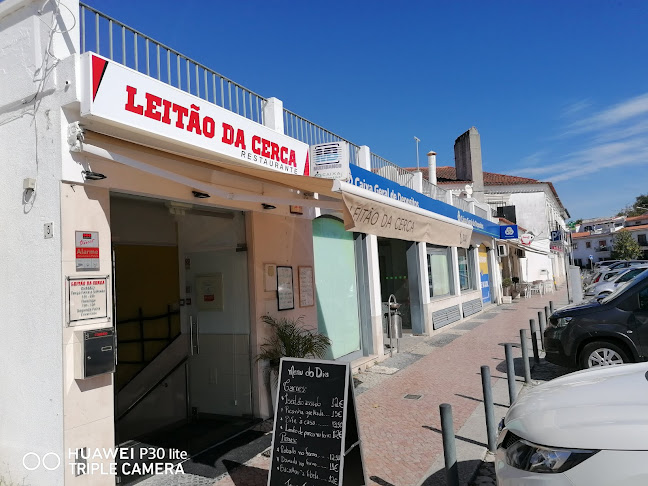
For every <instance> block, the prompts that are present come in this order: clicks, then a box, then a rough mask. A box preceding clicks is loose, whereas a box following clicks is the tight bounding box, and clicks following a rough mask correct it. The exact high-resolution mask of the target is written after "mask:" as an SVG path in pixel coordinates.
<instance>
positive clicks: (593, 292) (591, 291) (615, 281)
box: [585, 265, 648, 299]
mask: <svg viewBox="0 0 648 486" xmlns="http://www.w3.org/2000/svg"><path fill="white" fill-rule="evenodd" d="M647 268H648V265H641V266H638V267H628V268H624V269H623V270H622V271H621V272H619V273H618V274H616V275H615V276H614V277H612V278H610V279H608V280H606V281H604V282H599V283H597V284H595V285H592V286H591V287H589V288H588V289H587V291H586V292H585V296H587V297H593V298H594V299H600V298H602V297H606V296H608V295H610V294H611V293H612V292H614V289H616V288H617V287H618V286H619V285H623V284H625V283H626V282H629V281H630V280H632V279H633V278H635V277H636V276H637V275H640V274H641V273H642V272H643V271H644V270H646V269H647Z"/></svg>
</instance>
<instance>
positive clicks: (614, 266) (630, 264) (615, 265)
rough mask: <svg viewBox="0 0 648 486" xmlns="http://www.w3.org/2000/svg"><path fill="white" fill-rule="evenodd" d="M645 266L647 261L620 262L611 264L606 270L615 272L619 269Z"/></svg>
mask: <svg viewBox="0 0 648 486" xmlns="http://www.w3.org/2000/svg"><path fill="white" fill-rule="evenodd" d="M646 264H648V260H620V261H618V262H616V263H613V264H612V265H610V266H609V267H608V268H609V269H610V270H617V269H619V268H628V267H635V266H637V265H646Z"/></svg>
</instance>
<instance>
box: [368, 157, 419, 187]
mask: <svg viewBox="0 0 648 486" xmlns="http://www.w3.org/2000/svg"><path fill="white" fill-rule="evenodd" d="M371 171H372V172H375V173H376V174H378V175H379V176H382V177H384V178H385V179H389V180H390V181H394V182H396V183H398V184H400V185H401V186H405V187H409V188H410V189H415V188H414V174H413V173H412V172H410V171H409V170H406V169H403V168H402V167H400V166H399V165H396V164H394V163H393V162H390V161H389V160H387V159H384V158H382V157H381V156H379V155H376V154H374V153H372V154H371Z"/></svg>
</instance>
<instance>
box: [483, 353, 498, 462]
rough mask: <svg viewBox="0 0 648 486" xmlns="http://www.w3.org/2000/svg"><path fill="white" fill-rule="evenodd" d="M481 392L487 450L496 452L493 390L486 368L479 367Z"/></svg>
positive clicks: (488, 370)
mask: <svg viewBox="0 0 648 486" xmlns="http://www.w3.org/2000/svg"><path fill="white" fill-rule="evenodd" d="M481 379H482V390H483V392H484V412H485V413H486V435H487V436H488V450H489V451H491V452H492V453H493V454H495V452H497V433H496V432H495V411H494V410H493V390H491V374H490V368H489V367H488V366H485V365H484V366H482V367H481Z"/></svg>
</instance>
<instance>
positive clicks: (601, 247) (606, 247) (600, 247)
mask: <svg viewBox="0 0 648 486" xmlns="http://www.w3.org/2000/svg"><path fill="white" fill-rule="evenodd" d="M594 251H599V252H600V251H610V247H609V246H597V247H596V248H594Z"/></svg>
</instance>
